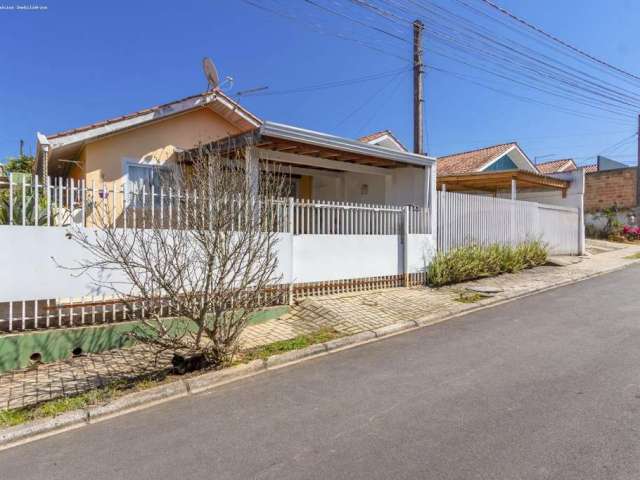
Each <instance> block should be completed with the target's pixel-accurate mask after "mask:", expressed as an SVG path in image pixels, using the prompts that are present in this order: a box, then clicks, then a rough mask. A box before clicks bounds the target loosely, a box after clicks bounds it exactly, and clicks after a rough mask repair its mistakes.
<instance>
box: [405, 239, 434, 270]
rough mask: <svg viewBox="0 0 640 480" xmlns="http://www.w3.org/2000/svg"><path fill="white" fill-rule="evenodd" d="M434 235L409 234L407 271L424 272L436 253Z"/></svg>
mask: <svg viewBox="0 0 640 480" xmlns="http://www.w3.org/2000/svg"><path fill="white" fill-rule="evenodd" d="M436 248H437V247H436V237H435V235H431V234H428V235H409V238H408V242H407V252H408V258H407V267H408V270H409V273H418V272H424V271H425V269H426V267H427V265H428V264H429V263H431V260H432V259H433V257H434V256H435V254H436Z"/></svg>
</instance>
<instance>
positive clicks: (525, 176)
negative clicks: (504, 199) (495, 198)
mask: <svg viewBox="0 0 640 480" xmlns="http://www.w3.org/2000/svg"><path fill="white" fill-rule="evenodd" d="M437 180H438V188H440V186H441V185H442V184H446V186H447V190H453V189H455V187H456V186H460V187H465V188H467V189H473V188H477V189H481V188H485V189H486V188H502V189H505V190H510V189H511V181H512V180H515V181H516V183H517V185H518V187H519V188H520V187H523V188H550V189H555V190H566V189H567V188H569V182H568V181H566V180H560V179H558V178H553V177H548V176H546V175H538V174H535V173H530V172H523V171H506V172H480V173H469V174H467V175H444V176H438V179H437Z"/></svg>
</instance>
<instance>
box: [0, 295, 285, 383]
mask: <svg viewBox="0 0 640 480" xmlns="http://www.w3.org/2000/svg"><path fill="white" fill-rule="evenodd" d="M288 311H289V307H288V306H278V307H272V308H267V309H265V310H261V311H259V312H256V313H254V314H253V315H252V316H251V319H250V320H249V324H250V325H251V324H257V323H262V322H265V321H267V320H272V319H274V318H278V317H279V316H281V315H284V314H285V313H287V312H288ZM139 325H140V324H139V322H124V323H115V324H111V325H100V326H91V327H75V328H67V329H61V330H47V331H41V332H24V333H14V334H5V335H0V373H1V372H6V371H9V370H16V369H20V368H26V367H28V366H29V365H31V364H33V360H32V355H34V354H36V355H37V354H39V359H40V361H41V362H44V363H49V362H55V361H58V360H64V359H66V358H71V357H72V356H73V351H74V350H75V349H78V348H79V349H81V352H82V353H99V352H103V351H105V350H113V349H115V348H122V347H126V346H131V345H133V341H132V340H131V339H130V338H127V337H126V334H128V333H130V332H131V331H132V330H134V329H135V328H138V327H139Z"/></svg>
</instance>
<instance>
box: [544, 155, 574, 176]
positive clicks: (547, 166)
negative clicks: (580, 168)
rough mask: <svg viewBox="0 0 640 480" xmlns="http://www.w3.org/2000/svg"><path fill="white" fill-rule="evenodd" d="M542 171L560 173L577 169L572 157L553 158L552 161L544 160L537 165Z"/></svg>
mask: <svg viewBox="0 0 640 480" xmlns="http://www.w3.org/2000/svg"><path fill="white" fill-rule="evenodd" d="M536 167H537V168H538V171H539V172H540V173H544V174H547V173H558V172H572V171H573V170H575V169H576V164H575V162H574V161H573V159H572V158H563V159H562V160H551V161H550V162H543V163H539V164H538V165H536Z"/></svg>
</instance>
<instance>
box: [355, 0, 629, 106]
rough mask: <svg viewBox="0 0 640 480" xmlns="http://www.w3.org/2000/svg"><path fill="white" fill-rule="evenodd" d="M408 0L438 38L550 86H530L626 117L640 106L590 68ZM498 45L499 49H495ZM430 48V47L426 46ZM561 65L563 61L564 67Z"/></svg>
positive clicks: (388, 15) (363, 2)
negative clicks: (449, 20) (421, 12)
mask: <svg viewBox="0 0 640 480" xmlns="http://www.w3.org/2000/svg"><path fill="white" fill-rule="evenodd" d="M352 1H353V3H355V4H356V5H357V6H360V7H363V8H369V9H370V10H372V11H374V13H376V14H377V15H379V16H381V17H383V18H385V19H386V20H389V21H397V23H399V24H402V23H406V22H407V20H406V19H404V18H402V17H400V16H399V15H396V14H394V13H393V12H390V11H389V10H384V9H382V8H380V7H377V6H373V5H371V4H370V3H369V2H368V1H367V0H352ZM391 1H393V3H394V4H396V5H399V4H398V2H397V1H394V0H391ZM407 1H408V2H410V3H411V4H413V5H415V6H417V7H419V8H421V9H427V10H428V12H429V13H430V15H429V22H428V25H427V28H428V33H429V34H430V35H431V36H432V38H434V39H435V40H437V41H439V42H441V43H443V44H444V45H447V46H449V47H453V48H456V49H457V50H462V51H463V52H465V53H467V54H469V55H475V56H476V57H477V58H476V59H475V60H477V59H478V58H480V59H484V60H485V61H487V60H488V61H489V62H490V63H492V64H496V65H498V66H500V67H501V68H503V69H505V70H507V71H508V72H509V73H510V74H511V75H516V76H518V77H519V78H523V77H524V78H525V79H526V80H527V81H534V82H536V83H540V84H544V85H546V86H547V88H540V87H538V86H535V85H532V84H525V86H527V87H528V88H536V89H537V90H538V91H541V92H542V93H546V94H551V95H554V96H556V97H559V98H561V99H563V100H567V101H573V102H576V103H580V104H582V105H585V106H588V107H591V108H596V109H604V110H605V111H608V112H609V113H614V114H616V115H621V116H624V117H625V118H627V117H628V116H629V115H630V114H631V113H632V112H635V111H637V109H638V108H640V97H637V96H632V95H634V94H633V93H632V92H630V93H631V95H628V94H625V93H621V92H620V91H618V90H617V89H616V88H619V87H616V88H611V87H610V86H608V85H611V84H610V83H608V82H604V83H603V81H602V80H600V79H597V77H594V76H593V75H591V74H589V73H587V72H583V71H580V70H576V69H575V68H572V67H569V66H567V65H564V64H560V65H561V66H556V65H552V64H551V63H549V62H556V63H557V61H556V60H554V59H552V58H550V57H548V56H546V55H544V54H542V55H540V54H539V52H536V51H534V50H531V49H530V48H529V47H526V46H524V45H520V44H517V45H518V47H519V48H520V49H524V50H525V51H522V50H518V49H516V48H514V47H513V46H511V45H510V44H508V43H507V41H506V40H505V41H500V40H496V39H495V38H492V37H491V35H488V34H487V33H484V32H482V31H478V29H477V28H470V27H465V26H464V25H463V26H460V25H461V24H463V23H465V22H466V23H467V24H468V23H469V21H468V20H466V19H464V18H462V17H460V16H459V15H456V14H454V13H452V12H450V11H448V10H447V9H445V8H443V7H440V6H438V5H433V8H436V9H439V10H438V11H434V10H433V8H429V7H427V6H426V5H424V4H422V3H418V2H416V1H415V0H407ZM387 3H388V2H387ZM463 3H464V2H463ZM401 8H402V9H403V11H405V12H408V13H410V14H417V15H419V14H418V13H417V12H415V11H413V10H408V9H407V8H406V7H401ZM434 14H435V16H438V17H439V18H443V19H445V20H447V17H446V16H449V18H453V19H454V22H453V23H452V24H451V25H449V24H446V25H444V24H439V23H438V22H436V21H434ZM398 20H399V21H398ZM471 25H472V27H473V26H474V25H473V24H471ZM434 27H435V28H434ZM461 29H462V30H461ZM451 31H454V32H456V33H457V34H458V35H456V37H453V36H452V35H450V32H451ZM485 32H486V30H485ZM489 34H493V32H489ZM470 35H471V36H470ZM460 37H462V38H463V39H464V40H467V39H468V41H466V42H462V41H461V40H460ZM478 40H480V43H481V44H482V45H487V46H489V45H492V47H491V48H490V49H489V50H487V49H483V48H479V47H478ZM509 42H511V41H509ZM496 46H497V47H499V48H498V50H499V51H498V52H497V51H496V48H495V47H496ZM427 50H429V49H428V48H427ZM499 52H502V53H499ZM432 53H435V54H438V55H442V56H444V57H446V58H448V59H451V60H453V61H456V62H460V63H463V64H466V65H468V66H471V67H472V68H476V69H480V70H482V71H484V72H485V73H489V74H491V75H494V76H496V72H495V71H492V70H491V69H487V68H483V67H482V66H478V65H477V64H473V63H470V62H468V61H464V60H461V59H459V58H457V57H452V56H451V55H447V54H444V53H443V52H441V51H432ZM505 54H508V56H504V55H505ZM478 55H479V56H478ZM514 55H516V56H514ZM534 55H539V56H542V58H544V59H545V60H541V59H540V58H537V57H536V56H534ZM519 57H520V58H521V59H523V60H524V61H525V62H526V63H523V61H522V60H520V59H518V58H519ZM475 60H474V61H475ZM514 64H515V65H518V66H519V67H520V68H519V69H518V68H515V67H514ZM562 65H564V67H563V66H562ZM522 68H524V69H525V71H528V72H530V73H524V72H523V71H522ZM541 68H542V70H541ZM576 73H577V74H578V75H576ZM498 76H499V77H500V78H502V79H504V80H509V81H514V80H513V79H512V78H510V77H505V76H504V75H502V76H500V75H498ZM541 76H542V77H543V78H546V79H547V80H542V79H541ZM596 80H597V81H596ZM550 81H553V82H555V83H549V82H550ZM558 82H560V85H558ZM516 83H520V84H522V82H517V81H516ZM549 88H552V90H549ZM622 90H625V89H622ZM625 91H628V90H625ZM625 99H627V100H631V101H633V102H634V103H630V102H629V101H627V100H625ZM628 107H632V110H631V109H629V110H627V108H628Z"/></svg>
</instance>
